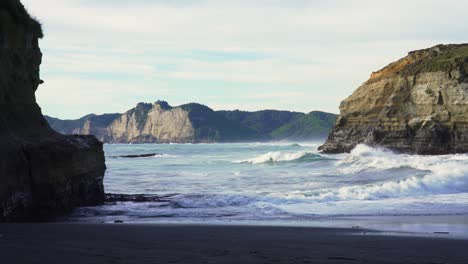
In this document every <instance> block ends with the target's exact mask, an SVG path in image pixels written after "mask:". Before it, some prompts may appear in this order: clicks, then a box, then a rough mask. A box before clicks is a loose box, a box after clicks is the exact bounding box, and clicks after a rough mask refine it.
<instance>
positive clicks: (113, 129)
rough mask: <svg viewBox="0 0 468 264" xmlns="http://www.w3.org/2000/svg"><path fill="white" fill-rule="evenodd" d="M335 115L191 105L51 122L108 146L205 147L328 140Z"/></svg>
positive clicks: (144, 106)
mask: <svg viewBox="0 0 468 264" xmlns="http://www.w3.org/2000/svg"><path fill="white" fill-rule="evenodd" d="M335 118H336V116H335V115H333V114H328V113H323V112H311V113H309V114H304V113H298V112H289V111H275V110H264V111H258V112H244V111H214V110H212V109H211V108H209V107H207V106H205V105H201V104H196V103H191V104H185V105H181V106H178V107H172V106H170V105H169V104H168V103H167V102H164V101H158V102H156V103H154V104H146V103H139V104H138V105H137V106H136V107H135V108H133V109H130V110H129V111H127V112H125V113H123V114H106V115H88V116H85V117H83V118H80V119H77V120H59V119H56V118H52V117H47V120H48V122H49V123H50V125H51V126H52V127H53V128H54V129H56V130H57V131H59V132H61V133H65V134H84V135H89V134H92V135H95V136H96V137H98V139H100V140H102V141H103V142H107V143H170V142H173V143H201V142H206V143H210V142H241V141H268V140H286V139H296V140H308V139H317V138H324V137H326V135H327V134H328V132H329V131H330V129H331V127H332V126H333V123H334V120H335Z"/></svg>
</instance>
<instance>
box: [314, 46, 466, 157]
mask: <svg viewBox="0 0 468 264" xmlns="http://www.w3.org/2000/svg"><path fill="white" fill-rule="evenodd" d="M467 73H468V45H467V44H462V45H438V46H435V47H432V48H429V49H425V50H419V51H414V52H410V53H409V54H408V56H407V57H405V58H403V59H401V60H399V61H397V62H395V63H392V64H390V65H388V66H387V67H385V68H384V69H382V70H380V71H378V72H375V73H373V74H372V76H371V78H370V79H369V80H368V81H367V82H366V83H364V84H363V85H362V86H361V87H359V88H358V89H357V90H356V91H355V92H354V93H353V94H352V95H351V96H350V97H348V98H347V99H346V100H344V101H343V102H342V103H341V105H340V112H341V113H340V116H339V117H338V119H337V121H336V124H335V127H334V128H333V130H332V131H331V133H330V135H329V137H328V140H327V142H326V143H325V144H324V145H323V146H321V147H320V149H321V150H322V151H324V152H327V153H341V152H349V151H350V150H351V149H353V148H354V147H355V146H356V145H357V144H361V143H365V144H368V145H373V146H382V147H386V148H390V149H393V150H396V151H400V152H407V153H418V154H446V153H462V152H467V151H468V115H467V113H468V112H467V111H468V74H467Z"/></svg>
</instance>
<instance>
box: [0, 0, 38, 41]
mask: <svg viewBox="0 0 468 264" xmlns="http://www.w3.org/2000/svg"><path fill="white" fill-rule="evenodd" d="M0 9H3V10H5V11H7V12H8V13H9V14H10V15H11V16H12V17H13V19H14V20H15V21H16V23H18V24H20V25H23V26H24V27H26V28H27V29H28V30H31V31H32V32H33V33H34V34H35V35H36V37H38V38H42V37H44V32H43V31H42V25H41V23H39V21H37V20H36V19H34V18H32V17H31V15H29V13H28V11H27V10H26V8H25V7H24V5H23V4H22V3H21V2H20V1H19V0H0Z"/></svg>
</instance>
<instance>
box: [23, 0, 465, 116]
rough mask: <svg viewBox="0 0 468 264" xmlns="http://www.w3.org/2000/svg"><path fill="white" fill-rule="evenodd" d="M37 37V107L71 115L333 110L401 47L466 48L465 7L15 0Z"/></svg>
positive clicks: (447, 1) (456, 3) (320, 1)
mask: <svg viewBox="0 0 468 264" xmlns="http://www.w3.org/2000/svg"><path fill="white" fill-rule="evenodd" d="M22 2H23V4H24V5H25V6H26V8H27V9H28V10H29V12H30V13H31V14H32V15H33V16H35V17H37V18H38V19H39V20H40V21H41V23H42V24H43V27H44V31H45V37H44V39H42V40H41V41H40V46H41V49H42V52H43V55H44V57H43V63H42V65H41V78H42V79H43V80H44V81H45V83H44V84H43V85H41V86H40V87H39V90H38V92H37V93H36V95H37V101H38V103H39V105H40V106H41V108H42V111H43V113H44V114H47V115H50V116H54V117H59V118H65V119H74V118H79V117H81V116H84V115H86V114H89V113H96V114H102V113H114V112H124V111H126V110H128V109H130V108H132V107H134V106H135V105H136V104H137V103H138V102H155V101H157V100H166V101H168V102H169V103H170V104H171V105H180V104H184V103H189V102H198V103H202V104H206V105H208V106H210V107H212V108H213V109H215V110H221V109H225V110H233V109H241V110H249V111H253V110H261V109H280V110H291V111H301V112H310V111H313V110H321V111H327V112H332V113H338V112H339V104H340V102H341V101H342V100H343V99H345V98H346V97H347V96H349V95H350V94H351V93H352V92H353V91H354V90H355V89H356V88H357V87H359V85H360V84H362V83H363V82H365V81H366V80H367V79H368V78H369V76H370V74H371V73H372V72H373V71H377V70H379V69H381V68H383V67H384V66H386V65H387V64H389V63H390V62H392V61H395V60H397V59H399V58H401V57H404V56H405V55H406V54H407V53H408V52H409V51H412V50H416V49H423V48H428V47H431V46H434V45H437V44H441V43H443V44H448V43H462V42H468V35H467V34H466V33H467V32H468V16H467V15H466V10H468V0H443V1H442V0H440V1H439V0H437V1H436V0H411V1H408V0H404V1H403V0H393V1H388V0H385V1H380V0H372V1H371V0H327V1H325V0H311V1H306V0H287V1H285V0H229V1H228V0H198V1H196V0H99V1H96V0H41V1H38V0H22Z"/></svg>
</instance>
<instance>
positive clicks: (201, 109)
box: [180, 103, 256, 142]
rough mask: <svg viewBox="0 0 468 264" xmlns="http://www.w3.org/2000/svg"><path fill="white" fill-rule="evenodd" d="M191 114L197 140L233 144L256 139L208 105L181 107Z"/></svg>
mask: <svg viewBox="0 0 468 264" xmlns="http://www.w3.org/2000/svg"><path fill="white" fill-rule="evenodd" d="M180 107H181V108H182V109H184V110H185V111H187V112H189V118H190V121H191V122H192V125H193V127H194V129H195V138H196V139H198V140H201V141H206V142H231V141H242V140H246V139H248V138H255V136H256V134H255V133H254V132H253V131H252V130H251V129H249V128H247V127H245V126H243V125H241V124H239V123H235V122H232V121H231V120H229V119H227V118H226V117H225V116H224V115H222V114H220V113H219V112H215V111H213V110H212V109H211V108H209V107H208V106H206V105H201V104H197V103H190V104H186V105H181V106H180Z"/></svg>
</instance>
